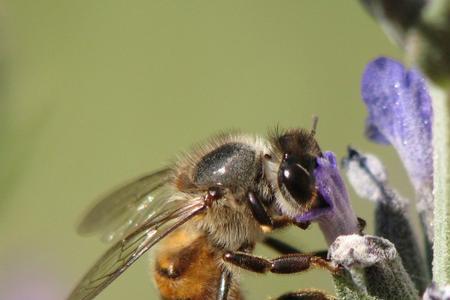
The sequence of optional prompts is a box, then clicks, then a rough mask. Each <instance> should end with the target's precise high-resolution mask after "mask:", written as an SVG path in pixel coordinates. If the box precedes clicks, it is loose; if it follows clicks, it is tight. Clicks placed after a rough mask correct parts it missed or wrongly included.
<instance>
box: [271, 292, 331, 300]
mask: <svg viewBox="0 0 450 300" xmlns="http://www.w3.org/2000/svg"><path fill="white" fill-rule="evenodd" d="M276 300H336V298H335V297H333V296H331V295H327V294H325V293H324V292H322V291H319V290H315V289H304V290H300V291H296V292H290V293H286V294H284V295H282V296H280V297H278V298H276Z"/></svg>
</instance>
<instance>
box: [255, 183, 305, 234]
mask: <svg viewBox="0 0 450 300" xmlns="http://www.w3.org/2000/svg"><path fill="white" fill-rule="evenodd" d="M247 200H248V204H249V206H250V210H251V211H252V215H253V217H254V218H255V219H256V221H258V223H259V224H261V225H262V226H264V227H265V229H266V231H271V230H272V229H278V228H283V227H286V226H288V225H292V224H294V225H296V226H298V227H300V228H302V229H307V228H308V226H309V225H310V224H311V223H310V222H297V221H295V220H293V219H291V218H289V217H286V216H275V217H273V218H271V217H270V216H269V214H268V213H267V211H266V209H265V208H264V205H263V204H262V202H261V200H259V198H258V197H256V195H255V194H254V193H253V192H251V191H250V192H248V193H247Z"/></svg>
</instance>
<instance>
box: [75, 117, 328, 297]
mask: <svg viewBox="0 0 450 300" xmlns="http://www.w3.org/2000/svg"><path fill="white" fill-rule="evenodd" d="M314 124H316V122H314ZM315 127H316V125H314V126H313V129H312V130H304V129H293V130H288V131H284V132H278V131H277V132H275V133H273V134H271V135H270V137H269V138H268V139H265V138H262V137H258V136H252V135H246V134H220V135H218V136H216V137H214V138H212V139H210V140H209V141H208V142H206V143H203V144H201V145H199V146H197V147H196V148H195V149H194V150H193V151H191V152H190V153H187V154H184V155H181V157H180V158H179V159H178V160H177V161H176V162H175V163H173V165H172V166H171V167H168V168H165V169H163V170H160V171H158V172H154V173H151V174H149V175H147V176H143V177H141V178H139V179H137V180H135V181H132V182H130V183H128V184H126V185H124V186H123V187H121V188H119V189H118V190H116V191H114V192H112V193H111V194H109V195H107V196H106V197H104V198H103V199H101V200H100V201H99V202H98V203H97V204H96V205H95V206H94V207H93V208H92V209H91V210H90V211H89V212H88V214H87V215H86V216H85V217H84V219H83V220H82V222H81V223H80V225H79V228H78V231H79V232H80V233H81V234H89V233H100V234H102V235H103V236H104V238H106V240H108V241H114V242H115V244H114V245H113V246H112V247H111V248H110V249H109V250H108V251H107V252H106V253H105V254H104V255H103V256H102V257H101V258H100V259H99V260H98V261H97V262H96V264H95V265H94V266H93V267H92V268H91V269H90V270H89V271H88V272H87V274H86V275H85V276H84V278H83V279H82V280H81V282H80V283H79V284H78V285H77V286H76V287H75V289H74V290H73V292H72V293H71V295H70V296H69V300H90V299H93V298H94V297H95V296H96V295H98V294H99V293H100V292H101V291H102V290H103V289H104V288H105V287H106V286H108V285H109V284H110V283H111V282H112V281H113V280H115V279H116V278H117V277H118V276H120V275H121V274H122V273H123V272H124V271H125V270H126V269H127V268H128V267H129V266H130V265H132V264H133V263H134V262H135V261H136V260H137V259H138V258H139V257H140V256H142V255H143V254H144V253H145V252H147V251H148V250H149V249H150V248H152V247H153V246H154V245H155V244H157V243H158V244H159V250H158V251H157V252H156V256H155V266H154V268H155V269H154V270H155V272H154V274H155V275H154V276H155V278H154V279H155V282H156V284H157V286H158V289H159V292H160V295H161V298H162V299H166V300H169V299H190V300H197V299H206V300H208V299H211V300H212V299H214V300H216V299H217V300H225V299H228V300H238V299H242V294H241V291H240V290H239V284H238V272H237V270H238V269H242V268H243V269H247V270H249V271H253V272H257V273H266V272H273V273H295V272H301V271H304V270H307V269H309V268H311V267H323V268H326V269H328V270H330V271H333V272H334V271H336V267H335V266H333V265H331V263H329V262H328V261H326V260H325V259H322V258H320V257H317V256H313V255H308V254H301V253H296V254H287V255H283V256H280V257H278V258H275V259H272V260H269V259H265V258H262V257H258V256H255V255H253V254H252V251H253V249H254V247H255V244H256V243H257V242H262V241H264V236H265V233H267V232H269V231H271V230H273V229H277V228H281V227H284V226H287V225H291V224H295V225H297V226H300V227H302V228H304V227H307V225H308V224H302V223H296V221H295V220H294V218H295V216H298V215H299V214H302V213H304V212H307V211H308V210H310V209H312V208H316V207H321V206H323V205H326V204H325V201H323V199H321V197H320V195H319V194H318V192H317V188H316V185H315V180H314V176H313V175H312V174H313V171H314V169H315V167H316V159H317V157H319V156H321V155H322V153H321V150H320V148H319V145H318V143H317V141H316V140H315V138H314V135H315ZM272 246H273V243H272ZM275 248H276V247H275ZM278 250H280V251H281V252H282V253H283V248H279V249H278ZM284 250H285V249H284ZM285 253H287V252H286V251H285Z"/></svg>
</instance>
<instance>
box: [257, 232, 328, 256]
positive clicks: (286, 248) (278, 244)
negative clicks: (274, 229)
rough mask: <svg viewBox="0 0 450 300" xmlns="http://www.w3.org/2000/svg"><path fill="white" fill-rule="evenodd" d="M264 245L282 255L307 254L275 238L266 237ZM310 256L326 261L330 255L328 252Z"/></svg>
mask: <svg viewBox="0 0 450 300" xmlns="http://www.w3.org/2000/svg"><path fill="white" fill-rule="evenodd" d="M263 243H264V244H265V245H266V246H268V247H270V248H272V249H273V250H275V251H278V252H279V253H281V254H293V253H305V252H303V251H301V250H299V249H297V248H295V247H293V246H291V245H289V244H288V243H285V242H283V241H281V240H279V239H276V238H273V237H266V238H265V239H264V241H263ZM309 254H310V255H312V256H318V257H321V258H323V259H326V258H327V255H328V250H320V251H315V252H309Z"/></svg>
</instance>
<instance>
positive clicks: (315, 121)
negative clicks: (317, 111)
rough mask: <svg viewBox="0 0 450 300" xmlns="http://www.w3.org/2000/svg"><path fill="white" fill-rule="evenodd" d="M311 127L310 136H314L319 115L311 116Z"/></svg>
mask: <svg viewBox="0 0 450 300" xmlns="http://www.w3.org/2000/svg"><path fill="white" fill-rule="evenodd" d="M312 121H313V122H312V128H311V132H310V135H311V136H315V135H316V132H317V123H319V117H318V116H315V115H314V116H313V118H312Z"/></svg>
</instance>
